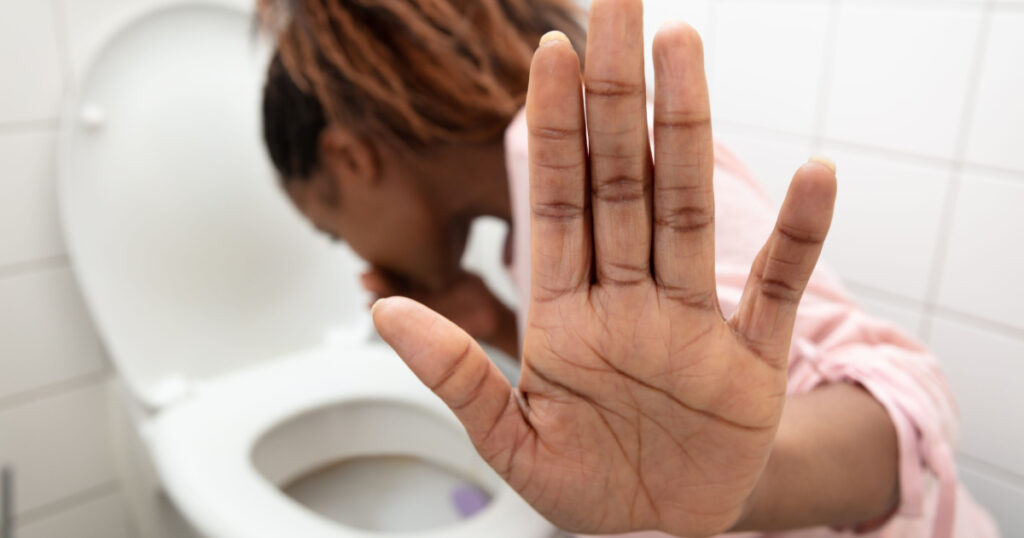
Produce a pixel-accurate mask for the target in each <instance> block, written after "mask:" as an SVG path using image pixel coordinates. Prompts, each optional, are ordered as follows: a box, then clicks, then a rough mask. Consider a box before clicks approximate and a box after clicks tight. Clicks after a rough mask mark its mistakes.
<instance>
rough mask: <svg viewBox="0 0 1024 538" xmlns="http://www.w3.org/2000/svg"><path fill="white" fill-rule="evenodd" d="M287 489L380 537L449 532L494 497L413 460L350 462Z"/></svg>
mask: <svg viewBox="0 0 1024 538" xmlns="http://www.w3.org/2000/svg"><path fill="white" fill-rule="evenodd" d="M282 490H283V491H284V492H285V493H286V494H288V495H289V496H290V497H292V499H294V500H296V501H297V502H299V503H300V504H302V505H304V506H306V507H307V508H309V509H311V510H313V511H315V512H317V513H319V514H320V515H322V516H325V517H327V518H329V519H332V520H334V521H337V522H339V523H341V524H343V525H347V526H350V527H355V528H359V529H363V530H370V531H377V532H413V531H423V530H429V529H436V528H440V527H444V526H447V525H451V524H454V523H456V522H458V521H460V520H462V519H464V518H466V517H470V516H472V515H473V514H474V513H475V512H477V511H479V510H480V509H482V508H484V507H486V505H487V503H489V502H490V495H489V494H488V493H487V492H486V491H485V490H484V489H483V488H482V487H480V486H479V485H477V484H474V483H473V482H472V481H471V480H469V479H468V478H466V477H464V476H461V475H460V474H458V473H457V472H455V471H452V470H450V469H446V468H444V467H443V466H441V465H437V464H434V463H431V462H427V461H424V460H421V459H419V458H415V457H409V456H368V457H360V458H353V459H349V460H345V461H342V462H339V463H336V464H334V465H332V466H330V467H328V468H326V469H321V470H319V471H318V472H315V473H311V474H309V475H306V476H302V477H300V478H298V479H297V480H295V481H293V482H292V483H290V484H288V485H286V486H284V487H283V488H282Z"/></svg>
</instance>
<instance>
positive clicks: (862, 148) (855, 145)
mask: <svg viewBox="0 0 1024 538" xmlns="http://www.w3.org/2000/svg"><path fill="white" fill-rule="evenodd" d="M714 121H715V123H717V124H719V125H720V126H721V127H723V128H725V129H727V130H732V131H735V132H736V133H737V134H740V135H744V136H750V137H773V138H779V137H783V138H787V139H788V141H790V142H799V143H803V142H805V141H807V140H810V139H813V138H814V136H813V135H807V134H798V133H792V132H789V131H784V130H780V129H774V128H772V127H765V126H762V125H754V124H751V123H743V122H738V121H735V120H725V119H717V120H714ZM821 140H822V142H823V143H824V144H827V145H830V146H837V147H838V148H840V149H849V150H854V151H858V152H863V153H871V154H874V155H875V156H885V157H889V158H893V159H899V160H902V161H906V162H908V163H911V164H914V165H917V166H930V167H935V168H947V169H948V168H951V167H952V166H953V165H956V164H959V165H961V166H962V167H963V168H964V170H965V171H968V170H969V171H977V172H980V173H985V174H988V175H993V176H1001V177H1002V178H1003V179H1005V180H1006V181H1011V182H1020V181H1024V170H1014V169H1010V168H1001V167H998V166H992V165H986V164H979V163H973V162H967V161H966V159H957V158H942V157H932V156H929V155H924V154H920V153H912V152H908V151H900V150H894V149H890V148H886V147H883V146H872V145H868V144H863V143H859V142H850V141H848V140H843V139H839V138H829V137H825V136H823V137H821Z"/></svg>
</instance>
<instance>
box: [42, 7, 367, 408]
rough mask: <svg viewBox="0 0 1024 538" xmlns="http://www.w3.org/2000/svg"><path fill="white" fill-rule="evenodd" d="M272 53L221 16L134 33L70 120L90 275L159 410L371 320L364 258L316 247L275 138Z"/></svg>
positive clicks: (86, 289) (67, 149) (103, 60)
mask: <svg viewBox="0 0 1024 538" xmlns="http://www.w3.org/2000/svg"><path fill="white" fill-rule="evenodd" d="M267 57H268V55H267V53H266V51H265V50H261V48H260V47H259V46H257V43H256V39H255V37H254V32H253V21H252V14H251V13H248V12H245V11H244V10H239V9H237V8H231V7H226V6H221V5H218V4H214V3H206V4H201V3H194V2H193V3H188V4H184V5H180V6H170V7H164V8H159V9H154V10H151V11H149V12H148V13H146V14H143V15H142V16H140V17H137V18H135V19H133V20H132V21H131V23H130V24H127V25H124V26H123V27H122V29H121V30H120V31H119V32H117V33H116V34H114V36H113V37H112V39H110V40H109V41H108V42H107V44H106V46H105V47H102V48H101V49H100V50H99V53H98V54H97V55H95V57H94V58H93V61H92V62H91V63H90V64H89V66H88V67H87V69H85V70H84V75H83V76H82V77H81V80H79V81H78V84H77V91H76V92H74V93H75V95H73V96H72V97H71V99H70V103H69V106H68V109H67V111H66V113H65V116H64V120H63V133H62V139H61V159H62V160H61V170H60V176H59V185H58V190H59V198H60V203H61V213H62V217H63V224H64V232H65V237H66V239H67V242H68V248H69V251H70V253H71V256H72V259H73V264H74V267H75V272H76V274H77V276H78V279H79V282H80V284H81V287H82V289H83V293H84V295H85V297H86V301H87V303H88V305H89V307H90V310H91V312H92V314H93V318H94V320H95V321H96V323H97V325H98V328H99V330H100V332H101V334H102V336H103V339H104V341H105V343H106V344H107V346H108V348H109V351H110V354H111V358H112V359H113V361H114V363H115V364H116V365H117V367H118V369H119V370H120V372H121V374H122V375H123V377H124V378H125V379H126V381H127V382H128V384H129V385H130V386H131V388H132V389H133V390H134V392H135V393H136V395H137V396H138V397H139V398H141V399H142V400H143V401H144V402H146V403H148V404H150V405H153V406H160V405H161V404H162V403H163V401H164V400H166V394H164V393H165V392H166V390H167V387H168V386H174V385H175V384H176V383H175V381H176V380H185V381H189V380H196V379H201V378H203V377H206V376H212V375H216V374H220V373H224V372H227V371H230V370H233V369H236V368H239V367H242V366H244V365H246V364H249V363H252V362H255V361H260V360H265V359H268V358H273V357H275V356H280V355H281V354H283V353H287V352H291V351H294V350H297V349H303V348H307V347H310V346H313V345H317V344H319V343H320V342H322V340H323V337H324V334H325V332H326V331H327V330H328V329H329V328H331V327H335V326H338V325H340V324H345V323H350V322H352V321H354V320H355V319H357V317H359V316H361V315H364V314H363V310H364V306H363V305H364V303H365V297H364V296H363V295H361V292H360V291H359V290H358V286H357V284H356V277H355V274H356V271H358V270H359V267H358V265H359V264H358V263H357V262H356V260H355V258H354V257H353V256H352V254H351V253H350V251H348V250H347V249H345V248H343V247H337V246H333V245H330V244H329V242H328V241H327V240H325V239H323V238H321V237H318V236H317V235H316V234H314V233H312V231H311V228H310V227H309V225H308V224H306V223H305V222H303V221H302V219H301V218H300V217H299V215H298V214H297V212H296V211H295V210H294V209H292V208H291V207H290V206H289V204H288V202H287V200H286V199H285V196H284V195H283V194H282V193H281V192H280V189H279V187H278V186H277V185H276V179H275V177H274V174H273V172H272V169H271V167H270V166H269V163H268V159H267V157H266V156H265V152H264V149H263V146H262V141H261V137H260V131H259V126H260V106H259V104H260V92H261V89H262V82H263V79H264V69H265V65H266V61H267Z"/></svg>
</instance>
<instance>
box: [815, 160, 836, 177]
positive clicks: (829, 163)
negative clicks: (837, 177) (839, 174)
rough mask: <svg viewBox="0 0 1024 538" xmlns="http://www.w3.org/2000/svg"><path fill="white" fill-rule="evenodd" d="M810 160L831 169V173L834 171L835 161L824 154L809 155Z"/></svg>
mask: <svg viewBox="0 0 1024 538" xmlns="http://www.w3.org/2000/svg"><path fill="white" fill-rule="evenodd" d="M810 162H812V163H818V164H820V165H822V166H824V167H825V168H828V169H829V170H831V171H832V173H833V174H834V173H836V162H835V161H833V160H832V159H829V158H828V157H825V156H824V155H815V156H814V157H811V159H810Z"/></svg>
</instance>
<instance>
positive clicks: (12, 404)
mask: <svg viewBox="0 0 1024 538" xmlns="http://www.w3.org/2000/svg"><path fill="white" fill-rule="evenodd" d="M112 374H113V371H112V370H111V366H110V362H109V361H104V362H103V365H102V366H100V368H98V369H97V370H95V371H93V372H89V373H87V374H82V375H79V376H75V377H72V378H70V379H65V380H63V381H57V382H56V383H49V384H46V385H42V386H39V387H35V388H31V389H28V390H23V391H20V392H16V393H14V394H10V395H7V396H3V397H0V412H4V411H8V410H10V409H14V408H17V407H21V406H23V405H29V404H32V403H35V402H38V401H41V400H46V399H48V398H53V397H56V396H60V395H62V394H66V393H68V392H73V391H75V390H79V389H85V388H90V387H95V386H97V385H100V384H103V383H106V382H107V381H108V380H109V379H110V377H111V375H112Z"/></svg>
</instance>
